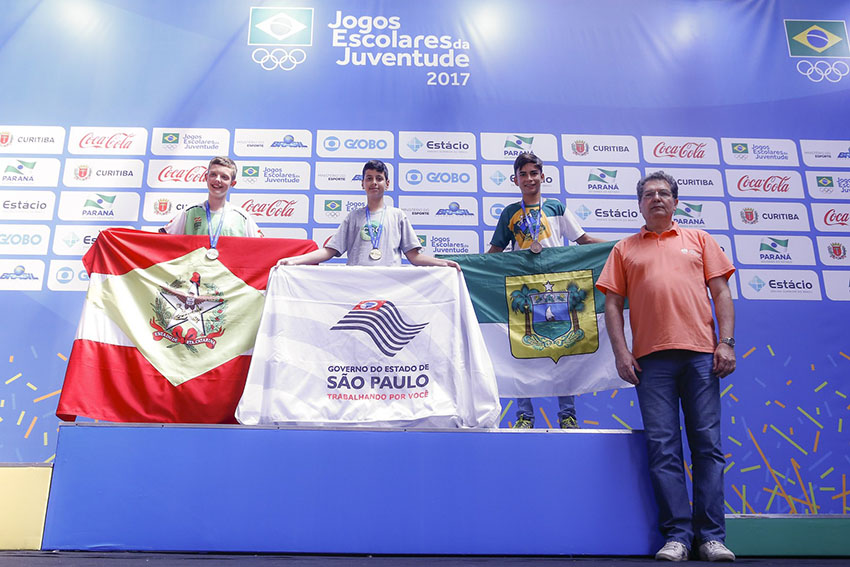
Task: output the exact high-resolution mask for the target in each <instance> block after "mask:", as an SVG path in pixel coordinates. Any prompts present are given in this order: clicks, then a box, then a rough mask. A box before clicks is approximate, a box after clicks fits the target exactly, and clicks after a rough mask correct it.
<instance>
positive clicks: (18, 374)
mask: <svg viewBox="0 0 850 567" xmlns="http://www.w3.org/2000/svg"><path fill="white" fill-rule="evenodd" d="M21 376H22V374H21V373H20V372H18V373H17V374H15V375H14V376H12V377H11V378H9V379H8V380H6V383H7V384H11V383H12V382H14V381H15V380H17V379H18V378H20V377H21Z"/></svg>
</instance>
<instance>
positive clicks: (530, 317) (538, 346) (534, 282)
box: [505, 270, 599, 363]
mask: <svg viewBox="0 0 850 567" xmlns="http://www.w3.org/2000/svg"><path fill="white" fill-rule="evenodd" d="M553 282H554V283H553ZM505 298H506V300H507V307H508V332H509V335H510V343H511V354H512V355H513V356H514V357H515V358H551V359H552V361H553V362H556V363H557V362H558V359H559V358H561V357H562V356H568V355H574V354H586V353H589V352H595V351H596V350H597V349H598V348H599V328H598V325H597V320H596V304H595V299H594V293H593V274H592V271H591V270H577V271H574V272H560V273H553V274H535V275H528V276H508V277H507V278H505Z"/></svg>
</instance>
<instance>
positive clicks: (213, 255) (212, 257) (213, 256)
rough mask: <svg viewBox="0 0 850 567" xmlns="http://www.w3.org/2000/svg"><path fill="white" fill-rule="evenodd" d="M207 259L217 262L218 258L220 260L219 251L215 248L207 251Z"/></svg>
mask: <svg viewBox="0 0 850 567" xmlns="http://www.w3.org/2000/svg"><path fill="white" fill-rule="evenodd" d="M207 258H208V259H209V260H215V259H216V258H218V250H217V249H215V248H210V249H209V250H207Z"/></svg>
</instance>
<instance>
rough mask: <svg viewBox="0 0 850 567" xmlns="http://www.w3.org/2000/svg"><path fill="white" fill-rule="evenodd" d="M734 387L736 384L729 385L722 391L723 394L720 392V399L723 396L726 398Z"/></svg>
mask: <svg viewBox="0 0 850 567" xmlns="http://www.w3.org/2000/svg"><path fill="white" fill-rule="evenodd" d="M732 386H734V384H729V385H728V386H726V387H725V388H723V391H722V392H720V397H721V398H722V397H723V396H725V395H726V392H728V391H729V390H731V389H732Z"/></svg>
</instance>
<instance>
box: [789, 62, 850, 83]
mask: <svg viewBox="0 0 850 567" xmlns="http://www.w3.org/2000/svg"><path fill="white" fill-rule="evenodd" d="M797 71H798V72H799V73H800V74H801V75H805V76H806V77H808V78H809V80H810V81H812V82H813V83H819V82H821V81H823V80H824V79H826V80H827V81H829V82H830V83H837V82H838V81H840V80H841V79H843V78H844V77H846V76H847V74H848V73H850V65H848V64H847V62H846V61H835V62H834V63H830V62H829V61H824V60H822V59H821V60H820V61H817V62H815V63H812V62H811V61H807V60H806V59H803V60H802V61H798V62H797Z"/></svg>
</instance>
